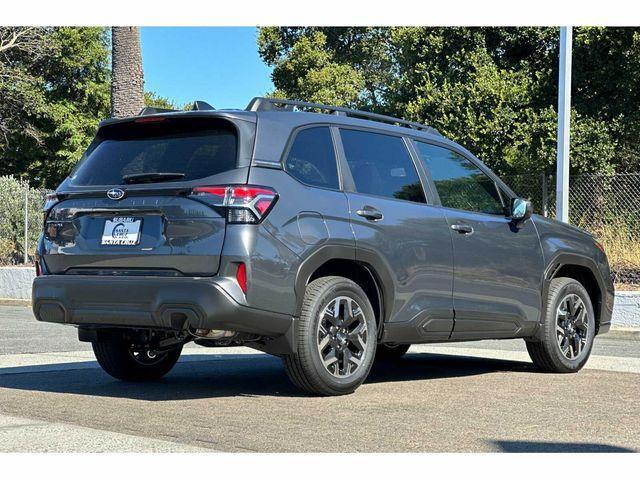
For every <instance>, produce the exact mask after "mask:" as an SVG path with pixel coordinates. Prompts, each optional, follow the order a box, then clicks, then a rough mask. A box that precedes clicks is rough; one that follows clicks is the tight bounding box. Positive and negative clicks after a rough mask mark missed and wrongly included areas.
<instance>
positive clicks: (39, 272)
mask: <svg viewBox="0 0 640 480" xmlns="http://www.w3.org/2000/svg"><path fill="white" fill-rule="evenodd" d="M35 267H36V277H40V276H42V268H40V262H39V261H38V260H36V261H35Z"/></svg>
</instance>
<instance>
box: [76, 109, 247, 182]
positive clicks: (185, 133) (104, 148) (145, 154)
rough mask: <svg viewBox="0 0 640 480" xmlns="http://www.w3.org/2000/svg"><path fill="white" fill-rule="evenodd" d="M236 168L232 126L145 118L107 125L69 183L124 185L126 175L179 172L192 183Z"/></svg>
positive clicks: (209, 120)
mask: <svg viewBox="0 0 640 480" xmlns="http://www.w3.org/2000/svg"><path fill="white" fill-rule="evenodd" d="M161 118H162V117H161ZM236 165H237V138H236V131H235V129H234V127H233V125H231V124H230V123H229V122H227V121H225V120H219V119H212V118H182V119H178V118H167V117H164V119H163V120H161V121H150V119H148V118H145V117H141V118H140V119H139V120H138V121H137V122H135V121H134V122H126V123H119V124H114V125H107V126H105V127H102V128H101V129H100V131H99V132H98V138H97V139H96V141H94V143H93V144H92V145H91V147H89V150H87V152H86V153H85V154H84V156H83V158H82V160H81V161H80V163H79V164H78V166H77V167H76V168H75V170H74V171H73V172H72V174H71V177H70V180H71V183H72V184H73V185H121V184H124V183H125V181H124V180H123V177H125V176H127V175H136V174H145V173H178V174H184V176H183V177H181V178H179V179H178V180H177V181H189V180H196V179H199V178H204V177H208V176H210V175H215V174H218V173H222V172H225V171H227V170H232V169H234V168H236ZM173 181H176V179H175V178H174V179H173Z"/></svg>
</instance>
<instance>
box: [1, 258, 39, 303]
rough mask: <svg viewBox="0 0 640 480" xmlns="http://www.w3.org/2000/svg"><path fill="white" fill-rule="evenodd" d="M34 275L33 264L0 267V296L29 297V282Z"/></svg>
mask: <svg viewBox="0 0 640 480" xmlns="http://www.w3.org/2000/svg"><path fill="white" fill-rule="evenodd" d="M35 276H36V271H35V268H34V267H33V266H27V267H0V298H12V299H16V298H17V299H31V283H32V282H33V279H34V278H35Z"/></svg>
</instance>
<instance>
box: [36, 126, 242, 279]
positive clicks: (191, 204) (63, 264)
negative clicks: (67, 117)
mask: <svg viewBox="0 0 640 480" xmlns="http://www.w3.org/2000/svg"><path fill="white" fill-rule="evenodd" d="M140 118H141V119H143V121H136V120H137V119H132V120H131V121H127V122H118V123H115V124H110V125H106V126H103V127H101V128H100V130H99V131H98V135H97V138H96V140H95V141H94V142H93V143H92V145H91V146H90V147H89V149H88V151H87V153H86V154H85V156H84V157H83V159H82V160H81V162H80V163H79V165H78V166H77V167H76V169H75V170H74V171H73V172H72V174H71V175H70V176H69V178H68V179H67V180H65V182H63V184H62V185H61V186H60V188H59V189H58V192H59V198H60V201H59V203H57V204H55V205H54V206H53V208H52V209H51V210H50V211H49V213H48V215H47V219H46V222H45V234H44V251H43V260H44V263H45V265H46V267H47V270H48V271H49V272H50V273H54V274H62V273H67V274H92V275H136V274H138V275H190V276H210V275H215V274H216V273H217V271H218V267H219V261H220V253H221V251H222V246H223V242H224V236H225V228H226V225H225V223H226V221H225V216H224V212H222V211H219V210H216V208H214V207H211V206H209V205H205V204H203V203H200V202H198V201H196V200H194V199H192V198H188V197H187V195H188V194H189V192H191V189H192V188H193V187H194V186H199V185H216V184H228V183H246V180H247V175H248V167H246V166H243V165H242V164H241V161H239V158H242V156H243V155H241V152H240V150H241V147H240V144H241V142H242V140H241V138H239V133H240V132H242V131H249V132H250V131H251V130H250V129H249V130H247V129H246V128H244V127H240V128H238V126H237V122H236V123H234V122H232V121H229V120H227V119H221V118H212V117H188V116H185V117H181V116H175V117H172V116H167V117H152V118H151V119H149V118H146V117H140ZM245 156H246V155H245Z"/></svg>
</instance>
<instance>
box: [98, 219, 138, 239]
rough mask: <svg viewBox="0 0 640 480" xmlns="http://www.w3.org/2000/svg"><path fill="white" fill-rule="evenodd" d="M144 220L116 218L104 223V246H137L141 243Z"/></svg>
mask: <svg viewBox="0 0 640 480" xmlns="http://www.w3.org/2000/svg"><path fill="white" fill-rule="evenodd" d="M141 225H142V219H140V218H137V219H136V218H133V217H114V218H112V219H110V220H106V221H105V222H104V231H103V232H102V242H101V243H102V245H137V244H138V243H139V242H140V226H141Z"/></svg>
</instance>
